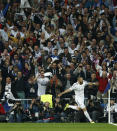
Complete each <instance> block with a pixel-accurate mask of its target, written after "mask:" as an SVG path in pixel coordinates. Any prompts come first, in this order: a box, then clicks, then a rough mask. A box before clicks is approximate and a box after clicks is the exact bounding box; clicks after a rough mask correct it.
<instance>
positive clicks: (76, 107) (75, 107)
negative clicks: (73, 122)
mask: <svg viewBox="0 0 117 131" xmlns="http://www.w3.org/2000/svg"><path fill="white" fill-rule="evenodd" d="M68 108H71V109H73V110H78V106H72V105H69V107H68Z"/></svg>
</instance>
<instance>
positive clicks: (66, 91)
mask: <svg viewBox="0 0 117 131" xmlns="http://www.w3.org/2000/svg"><path fill="white" fill-rule="evenodd" d="M68 92H71V90H70V89H67V90H65V91H63V92H62V93H60V94H58V97H61V96H62V95H64V94H66V93H68Z"/></svg>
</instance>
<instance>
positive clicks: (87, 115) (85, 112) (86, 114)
mask: <svg viewBox="0 0 117 131" xmlns="http://www.w3.org/2000/svg"><path fill="white" fill-rule="evenodd" d="M84 115H85V116H86V118H87V119H88V120H89V121H90V122H91V121H92V119H91V118H90V116H89V113H88V112H87V111H84Z"/></svg>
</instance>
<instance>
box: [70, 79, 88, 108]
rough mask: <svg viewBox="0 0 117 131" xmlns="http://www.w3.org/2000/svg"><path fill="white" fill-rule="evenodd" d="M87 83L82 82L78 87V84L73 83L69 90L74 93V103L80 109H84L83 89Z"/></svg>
mask: <svg viewBox="0 0 117 131" xmlns="http://www.w3.org/2000/svg"><path fill="white" fill-rule="evenodd" d="M87 84H88V83H87V82H86V81H83V84H82V85H80V84H79V83H78V82H76V83H74V84H73V86H72V87H70V88H69V89H70V90H71V91H74V92H75V101H76V103H77V104H78V107H80V108H81V109H83V108H85V105H84V88H85V86H86V85H87Z"/></svg>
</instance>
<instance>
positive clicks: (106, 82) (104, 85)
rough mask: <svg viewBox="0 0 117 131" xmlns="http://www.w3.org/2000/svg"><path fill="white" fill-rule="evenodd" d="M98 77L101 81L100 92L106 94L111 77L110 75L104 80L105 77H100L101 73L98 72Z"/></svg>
mask: <svg viewBox="0 0 117 131" xmlns="http://www.w3.org/2000/svg"><path fill="white" fill-rule="evenodd" d="M96 77H97V79H98V81H99V88H98V91H100V92H101V93H103V92H104V90H105V89H106V86H107V84H108V78H109V79H111V77H112V76H111V75H109V76H108V77H106V78H103V77H100V75H99V73H98V72H96Z"/></svg>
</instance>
